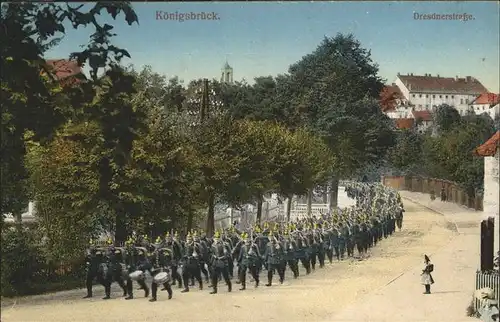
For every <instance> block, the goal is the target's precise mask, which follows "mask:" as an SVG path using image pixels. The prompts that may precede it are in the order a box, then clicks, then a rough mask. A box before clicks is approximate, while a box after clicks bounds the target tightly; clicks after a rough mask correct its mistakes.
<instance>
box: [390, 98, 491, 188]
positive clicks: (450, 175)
mask: <svg viewBox="0 0 500 322" xmlns="http://www.w3.org/2000/svg"><path fill="white" fill-rule="evenodd" d="M457 114H458V113H457V112H456V110H455V109H453V108H451V107H449V106H441V107H440V108H439V109H438V113H437V115H436V119H437V120H438V121H437V122H440V123H438V128H439V132H440V133H439V135H437V136H434V135H431V134H425V135H418V134H417V133H415V132H413V131H402V132H400V134H399V137H398V140H397V144H396V146H395V147H394V148H393V149H391V150H390V151H389V154H388V159H389V162H390V163H391V164H392V166H394V167H395V168H396V169H398V170H400V171H402V172H404V173H411V174H417V175H424V176H429V177H434V178H440V179H446V180H450V181H454V182H457V183H459V184H460V185H461V186H462V187H463V188H464V189H465V190H466V191H467V193H468V194H469V195H471V196H472V195H474V194H475V193H476V192H477V191H478V190H481V189H482V188H483V175H484V168H483V165H484V160H483V158H482V157H477V156H474V155H473V153H472V151H473V150H474V149H475V148H476V147H478V146H480V145H481V144H483V143H484V142H485V141H486V140H488V139H489V138H490V137H491V136H492V135H493V134H494V133H495V126H494V123H493V121H492V120H491V118H489V117H488V116H486V115H479V116H476V115H474V114H471V115H468V116H466V117H463V118H460V119H458V120H453V119H454V117H455V116H456V115H457ZM447 115H448V116H449V119H446V118H445V116H447ZM454 115H455V116H454Z"/></svg>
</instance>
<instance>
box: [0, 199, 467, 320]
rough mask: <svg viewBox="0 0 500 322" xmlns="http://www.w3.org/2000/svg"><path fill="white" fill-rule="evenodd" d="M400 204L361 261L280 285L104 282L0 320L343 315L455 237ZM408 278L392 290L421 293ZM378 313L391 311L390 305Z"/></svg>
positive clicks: (29, 303) (28, 302)
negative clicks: (147, 291)
mask: <svg viewBox="0 0 500 322" xmlns="http://www.w3.org/2000/svg"><path fill="white" fill-rule="evenodd" d="M405 207H406V210H407V212H406V215H405V221H404V224H403V229H402V231H400V232H396V233H395V234H394V235H393V236H392V237H390V238H388V239H386V240H383V241H382V242H381V243H380V244H379V245H377V247H376V248H374V249H372V250H371V256H370V258H368V259H367V260H364V261H358V260H346V261H343V262H335V263H333V264H327V265H326V266H325V268H323V269H316V271H314V272H313V273H312V274H310V275H308V276H305V275H304V272H303V271H302V272H301V274H302V276H301V277H299V279H297V280H294V279H292V278H290V274H289V272H287V273H288V275H287V280H286V281H285V283H284V284H283V285H275V286H272V287H265V286H261V287H259V288H258V289H254V288H253V287H250V288H249V289H247V290H246V291H239V290H238V286H237V285H235V287H234V291H233V292H232V293H227V291H226V288H225V287H224V286H223V285H221V286H220V291H219V294H217V295H209V294H208V293H209V290H208V289H206V290H203V291H199V290H193V291H191V292H190V293H187V294H181V293H180V292H178V291H177V289H175V290H174V297H173V299H172V300H167V297H166V294H165V292H162V293H160V295H159V300H158V301H157V302H155V303H150V302H148V300H147V299H145V298H141V297H140V294H142V292H140V291H136V294H137V298H136V299H134V300H132V301H125V300H124V299H123V298H121V292H119V290H116V291H115V292H113V294H112V297H113V299H111V300H108V301H103V300H101V299H100V298H101V297H102V296H103V289H102V287H96V289H95V298H93V299H91V300H84V299H81V297H82V296H83V295H84V294H85V291H84V290H82V289H80V290H73V291H66V292H59V293H54V294H51V295H44V296H34V297H27V298H20V299H17V301H16V302H15V303H13V304H10V305H7V303H4V304H3V305H2V321H4V322H14V321H24V322H28V321H44V322H48V321H51V322H58V321H61V322H62V321H64V322H68V321H75V322H77V321H78V322H80V321H82V322H83V321H85V322H92V321H99V322H102V321H109V322H111V321H120V322H126V321H134V322H137V321H153V320H158V321H166V320H170V321H266V320H271V321H305V320H310V321H342V320H344V319H345V317H344V316H342V314H346V313H345V312H350V307H351V306H352V305H356V303H365V302H366V303H368V302H367V299H370V297H371V296H374V295H373V294H376V292H377V291H378V290H381V289H385V288H386V287H387V286H388V285H391V284H394V283H396V282H394V281H397V280H398V279H399V280H401V278H400V277H401V276H403V275H405V273H407V272H410V271H414V270H415V268H416V267H420V266H421V263H422V257H423V254H424V253H425V254H435V253H437V252H438V251H439V250H441V249H443V247H445V246H446V245H449V244H450V241H451V240H452V239H453V238H455V237H456V236H457V232H456V229H455V228H456V227H455V226H454V225H450V223H449V222H448V221H447V220H446V218H445V217H444V216H442V215H440V214H437V213H435V212H432V211H430V210H429V209H427V208H425V207H423V206H420V205H418V204H416V203H413V202H410V201H405ZM454 230H455V231H454ZM436 266H438V265H436ZM262 275H264V274H262ZM440 278H441V277H440ZM471 279H473V277H471ZM413 282H414V283H415V285H416V288H417V289H418V290H417V291H416V294H408V293H405V292H403V291H402V290H400V293H398V294H400V295H401V296H403V295H404V296H406V297H407V298H409V299H413V298H416V297H421V296H424V295H422V294H421V292H420V291H421V290H420V286H419V278H418V276H415V277H414V281H413ZM413 282H412V283H413ZM389 304H390V303H389ZM386 306H388V305H386ZM376 309H377V308H376V307H372V310H376ZM464 310H465V308H464ZM347 314H348V315H349V313H347ZM383 314H386V317H387V315H389V317H390V316H392V313H391V312H385V313H383ZM336 316H338V317H336ZM350 320H351V321H353V320H352V319H350ZM355 320H357V321H370V320H371V319H355ZM402 320H403V319H401V321H402ZM374 321H375V320H374ZM387 321H399V319H392V320H391V319H390V318H389V319H387ZM404 321H414V320H412V319H411V318H410V319H408V318H405V319H404ZM420 321H422V320H420Z"/></svg>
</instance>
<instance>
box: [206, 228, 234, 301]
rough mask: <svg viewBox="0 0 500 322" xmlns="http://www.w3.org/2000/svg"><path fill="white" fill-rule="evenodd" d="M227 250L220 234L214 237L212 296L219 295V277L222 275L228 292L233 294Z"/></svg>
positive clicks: (217, 233)
mask: <svg viewBox="0 0 500 322" xmlns="http://www.w3.org/2000/svg"><path fill="white" fill-rule="evenodd" d="M227 255H228V254H227V248H226V246H225V245H224V242H223V241H222V240H221V239H220V233H219V232H216V233H215V235H214V242H213V244H212V256H213V258H212V263H211V265H212V268H213V274H212V287H213V291H212V292H210V294H217V289H218V287H217V286H218V282H219V276H220V275H222V277H223V278H224V281H225V282H226V284H227V291H228V292H231V290H232V283H231V280H230V279H229V265H228V262H227V258H228V257H227Z"/></svg>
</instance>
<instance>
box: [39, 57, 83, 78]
mask: <svg viewBox="0 0 500 322" xmlns="http://www.w3.org/2000/svg"><path fill="white" fill-rule="evenodd" d="M46 63H47V65H48V66H49V68H50V70H51V76H52V77H53V78H54V79H56V80H59V81H61V82H63V83H64V84H75V83H79V82H81V81H82V80H83V79H85V76H84V75H83V70H82V67H81V66H78V63H77V62H76V61H74V60H67V59H48V60H46Z"/></svg>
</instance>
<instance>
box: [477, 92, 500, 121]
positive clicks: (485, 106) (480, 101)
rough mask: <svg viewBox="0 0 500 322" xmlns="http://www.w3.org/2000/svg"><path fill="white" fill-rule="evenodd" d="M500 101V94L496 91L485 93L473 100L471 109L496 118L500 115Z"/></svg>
mask: <svg viewBox="0 0 500 322" xmlns="http://www.w3.org/2000/svg"><path fill="white" fill-rule="evenodd" d="M499 102H500V95H498V94H494V93H483V94H481V95H479V96H478V97H477V98H476V99H475V100H474V101H473V102H472V104H471V106H470V111H472V112H474V113H475V114H483V113H486V114H488V115H489V116H490V117H491V118H492V119H495V118H496V117H498V116H499V115H500V110H499V104H498V103H499Z"/></svg>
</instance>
